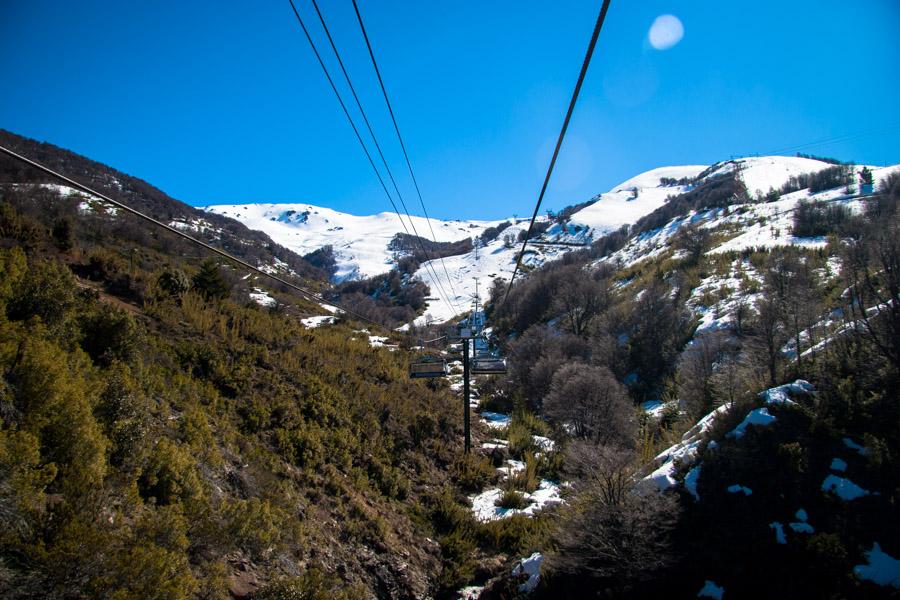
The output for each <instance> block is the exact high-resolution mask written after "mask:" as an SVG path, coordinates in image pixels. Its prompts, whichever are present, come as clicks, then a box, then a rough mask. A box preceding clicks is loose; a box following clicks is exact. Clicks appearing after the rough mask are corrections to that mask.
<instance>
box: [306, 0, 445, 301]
mask: <svg viewBox="0 0 900 600" xmlns="http://www.w3.org/2000/svg"><path fill="white" fill-rule="evenodd" d="M312 5H313V7H314V8H315V9H316V14H317V15H318V17H319V22H320V23H321V24H322V29H324V30H325V36H326V37H327V38H328V43H329V44H330V45H331V50H332V51H333V52H334V56H335V58H337V61H338V65H339V66H340V67H341V72H342V73H343V74H344V79H345V80H346V81H347V86H348V87H349V88H350V93H351V94H352V95H353V100H354V101H355V102H356V107H357V108H358V109H359V114H360V115H362V118H363V122H364V123H365V124H366V129H368V131H369V135H370V136H371V137H372V141H373V142H374V143H375V149H376V150H377V151H378V156H379V157H380V158H381V163H382V164H383V165H384V169H385V171H386V172H387V174H388V178H389V179H390V180H391V184H392V185H393V187H394V191H395V192H396V193H397V198H398V199H399V200H400V205H401V206H402V207H403V212H405V213H406V218H407V220H408V221H409V225H410V227H412V230H413V233H414V234H415V236H416V238H417V241H418V243H419V249H420V250H421V251H422V254H423V255H424V256H425V259H426V263H425V264H426V270H427V269H429V268H430V269H431V276H432V280H433V281H434V283H435V285H436V286H437V287H438V288H439V289H440V291H441V292H442V293H443V295H444V298H445V300H446V299H449V297H448V296H447V292H446V290H444V286H443V285H441V283H440V280H438V279H437V277H436V276H437V273H436V272H435V270H434V266H433V265H429V264H428V252H427V251H426V250H425V246H424V245H423V244H422V236H420V235H419V232H418V230H417V229H416V224H415V222H414V221H413V218H412V215H410V214H409V209H408V208H407V207H406V202H405V201H404V200H403V194H401V193H400V188H399V187H398V186H397V181H396V180H395V179H394V174H393V172H392V171H391V167H390V166H389V165H388V162H387V159H386V158H385V157H384V152H383V151H382V150H381V144H379V143H378V138H377V137H376V136H375V131H374V130H373V129H372V125H371V124H370V123H369V118H368V116H366V111H365V109H363V106H362V102H361V101H360V99H359V96H358V95H357V94H356V88H355V87H353V82H352V81H351V80H350V74H349V73H348V72H347V68H346V67H345V66H344V61H343V60H342V59H341V54H340V52H338V49H337V45H336V44H335V43H334V39H333V38H332V37H331V31H330V30H329V29H328V25H327V24H326V23H325V17H324V16H322V11H321V10H319V4H318V2H316V0H312ZM426 218H427V215H426ZM428 226H429V227H431V223H429V224H428ZM434 242H435V244H437V240H434ZM441 260H442V261H443V259H441ZM445 271H446V269H445ZM447 279H448V280H449V279H450V275H449V274H448V275H447ZM455 294H456V292H455V291H454V295H455ZM454 308H458V307H454V306H451V307H450V309H451V310H454ZM456 312H457V311H456V310H454V313H456Z"/></svg>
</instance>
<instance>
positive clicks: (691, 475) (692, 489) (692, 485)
mask: <svg viewBox="0 0 900 600" xmlns="http://www.w3.org/2000/svg"><path fill="white" fill-rule="evenodd" d="M701 466H702V465H697V466H695V467H693V468H692V469H691V470H690V471H688V472H687V475H685V476H684V489H686V490H687V491H688V493H689V494H690V495H691V496H693V497H694V500H697V501H699V500H700V494H698V493H697V482H698V481H699V480H700V467H701Z"/></svg>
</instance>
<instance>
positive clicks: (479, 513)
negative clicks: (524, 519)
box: [469, 479, 563, 522]
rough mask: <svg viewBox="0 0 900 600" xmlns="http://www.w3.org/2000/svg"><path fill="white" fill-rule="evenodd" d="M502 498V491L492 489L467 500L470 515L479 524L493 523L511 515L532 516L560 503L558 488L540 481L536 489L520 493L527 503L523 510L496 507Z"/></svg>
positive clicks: (560, 497) (543, 480)
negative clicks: (469, 505) (470, 510)
mask: <svg viewBox="0 0 900 600" xmlns="http://www.w3.org/2000/svg"><path fill="white" fill-rule="evenodd" d="M501 496H503V490H501V489H500V488H493V489H489V490H485V491H484V492H481V493H480V494H477V495H475V496H471V497H470V498H469V500H470V501H471V502H472V514H473V515H474V516H475V518H476V519H477V520H479V521H481V522H487V521H495V520H497V519H504V518H506V517H511V516H513V515H533V514H535V513H536V512H538V511H541V510H543V509H545V508H548V507H550V506H555V505H557V504H560V503H562V501H563V500H562V496H560V486H559V485H558V484H556V483H554V482H552V481H548V480H546V479H542V480H541V483H540V485H539V486H538V489H536V490H535V491H533V492H531V493H528V492H522V497H523V498H524V499H525V501H526V502H528V506H526V507H525V508H521V509H519V508H501V507H499V506H497V501H499V500H500V498H501Z"/></svg>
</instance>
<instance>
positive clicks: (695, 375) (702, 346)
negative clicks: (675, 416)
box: [675, 331, 730, 417]
mask: <svg viewBox="0 0 900 600" xmlns="http://www.w3.org/2000/svg"><path fill="white" fill-rule="evenodd" d="M729 349H730V344H729V343H728V334H727V333H725V332H724V331H715V332H712V333H709V334H706V335H703V336H701V337H700V338H698V339H697V340H696V341H694V343H693V344H692V345H691V346H689V347H688V348H687V349H685V351H684V352H682V353H681V356H680V357H679V359H678V370H677V371H676V374H675V382H676V384H677V385H678V399H679V400H681V402H682V404H683V405H684V407H685V408H686V409H687V411H688V413H689V414H690V415H691V416H693V417H701V416H703V415H705V414H706V413H708V412H709V411H710V410H712V407H713V404H714V403H715V390H714V387H713V376H714V375H715V373H716V365H717V364H721V363H722V362H723V360H724V358H725V356H726V354H727V352H728V351H729Z"/></svg>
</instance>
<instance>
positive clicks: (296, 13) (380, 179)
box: [288, 0, 458, 315]
mask: <svg viewBox="0 0 900 600" xmlns="http://www.w3.org/2000/svg"><path fill="white" fill-rule="evenodd" d="M288 2H290V5H291V9H292V10H293V11H294V16H295V17H296V18H297V23H299V24H300V28H301V29H302V30H303V33H304V35H305V36H306V40H307V42H309V45H310V47H311V48H312V51H313V54H315V56H316V60H317V61H318V63H319V66H320V67H321V68H322V72H323V73H324V74H325V78H326V79H327V80H328V83H329V85H330V86H331V90H332V91H333V92H334V95H335V96H336V97H337V100H338V103H339V104H340V106H341V109H342V110H343V112H344V115H345V116H346V117H347V120H348V121H349V122H350V127H351V128H352V129H353V133H354V134H355V135H356V139H357V141H358V142H359V144H360V146H362V149H363V152H364V153H365V155H366V159H368V161H369V165H371V167H372V170H373V171H375V176H376V177H377V178H378V182H379V183H380V184H381V188H382V190H384V193H385V195H386V196H387V198H388V200H389V201H390V203H391V206H392V207H393V208H394V212H395V213H396V214H397V218H398V219H399V220H400V225H402V226H403V230H404V231H405V232H406V235H408V236H410V237H412V234H411V233H410V232H409V228H408V227H407V226H406V222H405V221H404V220H403V217H402V215H401V213H400V210H399V209H398V208H397V204H396V203H395V202H394V198H393V196H391V193H390V191H389V190H388V188H387V185H386V184H385V182H384V178H383V177H382V176H381V172H380V171H379V170H378V167H377V166H376V165H375V161H374V159H373V158H372V154H371V153H370V152H369V149H368V147H367V146H366V144H365V142H364V141H363V139H362V135H361V134H360V132H359V128H358V127H357V126H356V123H355V122H354V121H353V117H352V116H351V115H350V111H349V110H348V109H347V105H346V103H345V102H344V99H343V98H342V97H341V94H340V92H339V91H338V89H337V86H336V85H335V83H334V79H332V77H331V73H330V72H329V71H328V68H327V67H326V66H325V61H324V60H323V59H322V55H321V54H320V53H319V50H318V48H317V47H316V44H315V42H314V41H313V39H312V36H311V35H310V33H309V30H308V29H307V27H306V23H305V22H304V21H303V18H302V17H301V16H300V12H299V11H298V10H297V6H296V5H295V4H294V0H288ZM314 4H315V3H314ZM316 11H317V12H318V6H316ZM319 18H320V20H322V24H323V27H324V26H325V21H324V19H322V18H321V13H319ZM326 33H327V34H328V37H329V40H330V39H331V35H330V33H328V31H327V27H326ZM332 49H333V50H334V52H335V55H336V56H337V57H338V62H339V63H340V64H341V68H342V69H343V70H344V76H345V77H346V78H347V82H348V84H350V78H349V76H348V75H347V72H346V70H345V69H344V68H343V61H341V59H340V55H339V54H338V53H337V48H336V47H335V46H334V43H333V42H332ZM350 88H351V91H353V95H354V98H356V92H355V91H354V90H353V86H352V84H350ZM357 105H358V106H359V108H360V112H361V113H363V119H364V120H365V121H366V124H367V125H368V119H366V117H365V113H364V111H363V110H362V106H361V105H360V104H359V99H358V98H357ZM369 132H370V134H372V137H373V139H375V137H374V133H372V130H371V127H369ZM375 145H376V148H378V151H379V152H381V149H380V147H379V146H378V142H377V140H376V141H375ZM383 159H384V157H383V155H382V160H383ZM389 174H390V173H389ZM391 179H393V177H392V176H391ZM394 186H395V187H396V183H394ZM398 194H399V192H398ZM401 202H402V198H401ZM404 209H405V206H404ZM405 212H406V214H407V216H409V211H405ZM410 225H412V226H413V230H414V231H415V226H414V225H413V223H412V219H411V217H410ZM416 237H417V238H418V237H419V236H418V235H416ZM419 244H420V245H421V240H419ZM422 251H423V253H425V252H424V247H423V248H422ZM425 256H426V258H427V253H425ZM429 266H431V265H428V263H427V262H426V272H427V267H429ZM430 275H431V277H432V280H433V282H434V283H435V286H436V287H437V288H438V295H439V297H440V296H441V294H442V293H443V297H440V299H441V300H442V301H443V302H444V303H445V304H446V305H447V306H448V308H450V311H451V312H453V314H454V315H457V314H458V313H457V312H456V309H454V307H453V305H452V304H451V303H450V301H449V300H448V299H447V297H446V293H444V292H443V288H442V287H441V285H440V281H439V280H438V279H437V277H436V274H435V273H434V272H433V267H432V272H431V273H430Z"/></svg>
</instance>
